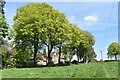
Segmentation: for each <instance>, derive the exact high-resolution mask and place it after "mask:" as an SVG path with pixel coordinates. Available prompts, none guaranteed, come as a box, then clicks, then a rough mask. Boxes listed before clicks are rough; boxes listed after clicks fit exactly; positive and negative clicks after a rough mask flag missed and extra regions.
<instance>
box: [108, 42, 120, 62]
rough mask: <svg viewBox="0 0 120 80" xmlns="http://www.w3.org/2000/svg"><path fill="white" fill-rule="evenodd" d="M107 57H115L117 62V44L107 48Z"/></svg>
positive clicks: (119, 53) (119, 51)
mask: <svg viewBox="0 0 120 80" xmlns="http://www.w3.org/2000/svg"><path fill="white" fill-rule="evenodd" d="M107 55H108V57H113V56H115V59H116V60H117V55H120V44H119V43H117V42H112V43H111V44H110V45H109V46H108V53H107Z"/></svg>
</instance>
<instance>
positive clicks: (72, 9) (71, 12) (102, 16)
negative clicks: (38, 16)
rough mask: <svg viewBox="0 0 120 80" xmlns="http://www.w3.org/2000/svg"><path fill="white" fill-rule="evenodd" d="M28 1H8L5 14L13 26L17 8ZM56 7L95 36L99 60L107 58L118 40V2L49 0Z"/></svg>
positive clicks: (72, 21)
mask: <svg viewBox="0 0 120 80" xmlns="http://www.w3.org/2000/svg"><path fill="white" fill-rule="evenodd" d="M26 3H27V2H7V3H6V5H5V8H4V10H5V16H6V20H7V22H8V24H9V25H10V26H11V27H12V24H13V23H14V22H13V20H12V19H13V16H14V15H15V14H16V9H17V8H19V7H20V6H23V5H25V4H26ZM47 3H48V4H49V5H51V6H53V7H54V8H55V9H57V10H59V11H60V12H62V13H64V14H65V15H66V16H67V19H68V20H69V21H70V22H71V23H73V24H77V25H78V27H80V29H82V30H86V31H88V32H90V33H92V35H93V36H94V38H95V41H96V42H95V45H94V46H93V47H94V49H95V52H96V54H97V60H100V59H101V53H100V51H101V50H102V54H103V59H104V60H105V59H107V48H108V46H109V44H110V43H111V42H118V3H117V2H47Z"/></svg>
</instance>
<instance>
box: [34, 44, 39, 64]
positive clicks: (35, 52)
mask: <svg viewBox="0 0 120 80" xmlns="http://www.w3.org/2000/svg"><path fill="white" fill-rule="evenodd" d="M37 51H38V46H37V45H34V58H33V60H34V62H35V61H36V56H37Z"/></svg>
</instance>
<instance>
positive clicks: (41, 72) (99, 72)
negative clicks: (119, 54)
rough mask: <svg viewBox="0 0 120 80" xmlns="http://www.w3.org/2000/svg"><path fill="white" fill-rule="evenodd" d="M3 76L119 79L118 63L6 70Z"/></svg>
mask: <svg viewBox="0 0 120 80" xmlns="http://www.w3.org/2000/svg"><path fill="white" fill-rule="evenodd" d="M2 76H3V78H90V79H91V78H118V62H102V63H100V62H99V63H90V64H79V65H71V66H64V67H63V66H62V67H45V68H22V69H17V68H13V69H4V70H3V71H2Z"/></svg>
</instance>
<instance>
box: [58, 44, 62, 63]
mask: <svg viewBox="0 0 120 80" xmlns="http://www.w3.org/2000/svg"><path fill="white" fill-rule="evenodd" d="M61 46H62V45H60V46H59V47H58V48H59V58H58V63H60V62H61Z"/></svg>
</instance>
